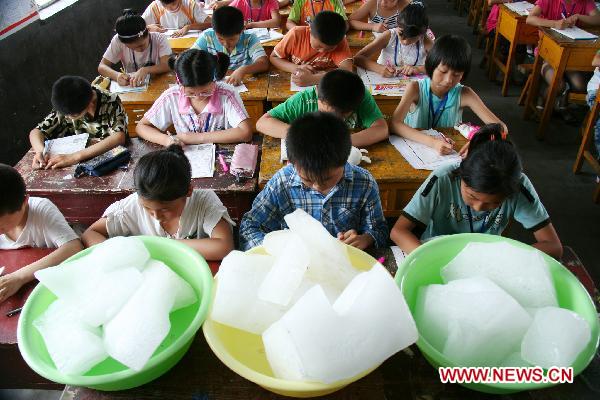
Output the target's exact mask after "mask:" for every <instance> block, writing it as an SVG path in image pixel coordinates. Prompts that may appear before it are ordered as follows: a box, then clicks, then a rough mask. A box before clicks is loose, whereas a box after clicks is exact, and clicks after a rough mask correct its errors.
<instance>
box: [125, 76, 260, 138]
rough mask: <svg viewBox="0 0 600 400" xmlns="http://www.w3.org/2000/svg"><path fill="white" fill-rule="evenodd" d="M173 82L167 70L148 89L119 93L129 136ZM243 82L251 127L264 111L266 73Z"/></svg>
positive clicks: (134, 134) (173, 77)
mask: <svg viewBox="0 0 600 400" xmlns="http://www.w3.org/2000/svg"><path fill="white" fill-rule="evenodd" d="M173 84H175V74H174V73H173V72H167V73H166V74H162V75H158V76H155V77H152V79H151V80H150V85H149V87H148V90H147V91H145V92H138V93H123V94H121V95H119V97H120V98H121V101H122V102H123V107H125V111H126V112H127V117H128V119H129V121H128V124H127V129H128V130H129V135H130V136H131V137H135V136H137V134H136V132H135V128H136V125H137V123H138V122H139V121H140V120H141V119H142V117H143V116H144V114H145V113H146V111H148V110H149V109H150V107H152V104H154V102H155V101H156V99H158V97H159V96H160V95H161V94H162V92H164V91H165V90H167V89H168V88H169V85H173ZM244 84H245V85H246V87H247V88H248V91H247V92H244V93H241V94H240V96H241V98H242V100H243V102H244V106H245V107H246V111H248V114H249V115H250V119H252V127H253V129H254V125H256V121H257V120H258V119H259V118H260V117H261V115H263V114H264V112H265V105H264V102H265V100H266V99H267V86H268V84H269V80H268V75H267V73H263V74H258V75H253V76H246V77H245V78H244Z"/></svg>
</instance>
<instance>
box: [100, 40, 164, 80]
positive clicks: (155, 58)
mask: <svg viewBox="0 0 600 400" xmlns="http://www.w3.org/2000/svg"><path fill="white" fill-rule="evenodd" d="M172 52H173V51H172V50H171V46H170V45H169V40H168V39H167V37H166V36H165V35H163V34H162V33H158V32H150V44H149V45H148V47H147V48H146V50H144V51H141V52H137V51H133V50H131V49H130V48H129V47H127V46H126V45H125V44H124V43H123V42H121V40H119V35H115V36H113V38H112V40H111V41H110V44H109V45H108V48H107V49H106V51H105V52H104V55H103V56H102V57H103V58H106V59H107V60H108V61H110V62H111V63H113V64H116V63H118V62H119V61H120V62H121V64H123V68H125V71H126V72H128V73H132V72H136V71H137V70H138V69H140V68H142V67H143V66H144V65H146V63H148V62H153V63H154V64H159V63H160V58H161V57H164V56H169V55H171V53H172Z"/></svg>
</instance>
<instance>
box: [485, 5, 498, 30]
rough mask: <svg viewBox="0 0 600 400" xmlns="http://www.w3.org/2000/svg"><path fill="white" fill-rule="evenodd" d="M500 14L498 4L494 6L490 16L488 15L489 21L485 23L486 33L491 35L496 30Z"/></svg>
mask: <svg viewBox="0 0 600 400" xmlns="http://www.w3.org/2000/svg"><path fill="white" fill-rule="evenodd" d="M499 14H500V6H499V5H498V4H494V5H493V6H492V9H491V10H490V14H489V15H488V19H487V21H485V30H486V33H487V34H489V33H490V32H491V31H493V30H494V29H496V24H497V23H498V15H499Z"/></svg>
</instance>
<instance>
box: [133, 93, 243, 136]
mask: <svg viewBox="0 0 600 400" xmlns="http://www.w3.org/2000/svg"><path fill="white" fill-rule="evenodd" d="M144 117H146V119H147V120H148V121H150V123H151V124H152V125H154V126H155V127H156V128H157V129H159V130H161V131H164V130H166V129H167V128H168V127H170V126H171V125H173V126H175V131H176V132H177V133H186V132H193V133H202V132H214V131H220V130H224V129H229V128H236V127H237V126H238V125H239V124H240V123H241V122H242V121H244V120H246V119H248V112H246V108H245V107H244V103H243V102H242V99H241V97H240V95H239V94H238V92H237V91H236V90H235V89H234V88H233V86H231V85H228V84H226V83H222V82H217V86H216V88H215V91H214V93H213V95H212V96H211V97H210V100H209V102H208V104H207V105H206V106H205V107H204V110H202V112H201V113H199V114H197V113H196V111H194V108H193V107H192V105H191V103H190V99H188V98H187V97H185V96H184V95H183V94H182V92H181V91H180V89H179V86H173V87H171V88H169V89H167V90H165V91H164V92H163V93H162V94H161V95H160V97H159V98H158V99H157V100H156V101H155V102H154V104H152V107H151V108H150V109H149V110H148V112H146V114H145V115H144Z"/></svg>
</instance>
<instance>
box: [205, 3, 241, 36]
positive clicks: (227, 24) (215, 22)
mask: <svg viewBox="0 0 600 400" xmlns="http://www.w3.org/2000/svg"><path fill="white" fill-rule="evenodd" d="M212 27H213V29H214V30H215V32H216V33H218V34H219V35H223V36H234V35H239V34H240V33H242V31H243V30H244V14H242V12H241V11H240V10H239V9H237V8H235V7H230V6H225V7H219V8H217V9H216V10H215V11H214V12H213V16H212Z"/></svg>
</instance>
